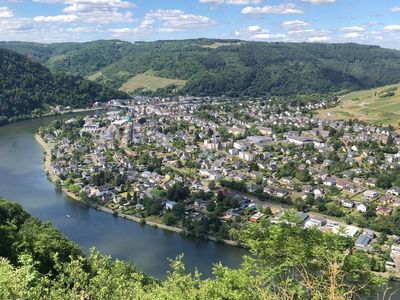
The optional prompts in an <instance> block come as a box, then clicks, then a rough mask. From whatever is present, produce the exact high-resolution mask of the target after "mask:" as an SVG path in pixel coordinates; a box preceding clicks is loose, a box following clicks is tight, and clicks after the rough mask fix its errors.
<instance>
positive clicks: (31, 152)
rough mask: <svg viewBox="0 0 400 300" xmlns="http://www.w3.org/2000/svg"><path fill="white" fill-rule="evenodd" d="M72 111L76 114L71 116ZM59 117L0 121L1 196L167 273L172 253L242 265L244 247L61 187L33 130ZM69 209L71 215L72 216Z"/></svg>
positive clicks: (90, 243)
mask: <svg viewBox="0 0 400 300" xmlns="http://www.w3.org/2000/svg"><path fill="white" fill-rule="evenodd" d="M69 117H71V116H69ZM55 118H68V116H66V115H64V116H62V117H61V116H58V117H46V118H42V119H35V120H28V121H21V122H18V123H13V124H10V125H7V126H3V127H0V196H1V197H4V198H6V199H9V200H13V201H16V202H18V203H20V204H21V205H22V206H23V207H24V209H26V210H27V211H28V212H30V213H31V214H32V215H34V216H36V217H38V218H39V219H41V220H42V221H49V222H50V223H51V224H53V225H54V226H56V227H57V228H58V229H59V230H60V231H61V232H62V233H64V234H65V235H66V236H68V237H69V238H70V239H71V240H73V241H74V242H76V243H77V244H78V245H80V246H81V248H82V249H83V250H84V251H85V252H86V253H87V252H88V251H89V249H90V248H92V247H95V248H96V249H97V250H99V251H100V252H102V253H104V254H108V255H111V256H112V257H114V258H120V259H124V260H128V261H131V262H133V263H134V264H135V265H136V266H137V267H139V269H140V270H142V271H144V272H145V273H147V274H150V275H152V276H154V277H156V278H159V279H164V278H165V277H166V274H167V271H168V270H170V268H169V262H168V258H175V257H176V256H178V255H180V254H182V253H183V254H184V262H185V264H186V266H187V269H188V270H189V271H193V270H194V269H195V268H197V269H198V270H199V271H200V272H201V273H202V274H203V275H204V276H210V275H211V272H212V265H213V264H214V263H218V262H222V263H223V264H224V265H226V266H230V267H238V266H239V265H240V263H241V261H242V256H243V254H245V253H246V251H245V250H243V249H239V248H236V247H232V246H228V245H222V244H217V243H214V242H209V241H204V240H199V239H194V238H188V237H184V236H181V235H179V234H177V233H173V232H169V231H165V230H161V229H157V228H153V227H150V226H145V225H141V224H138V223H135V222H132V221H128V220H125V219H122V218H118V217H114V216H112V215H110V214H108V213H103V212H100V211H97V210H95V209H93V208H89V207H87V206H85V205H84V204H82V203H80V202H77V201H75V200H73V199H70V198H69V197H68V196H66V195H65V194H63V193H60V192H56V191H55V189H54V186H53V184H52V183H51V182H49V181H48V180H47V177H46V174H45V171H44V169H43V151H42V148H41V147H40V146H39V145H38V144H37V143H36V142H35V139H34V133H35V131H36V129H37V128H39V127H40V126H45V125H47V124H49V123H50V122H51V121H52V120H54V119H55ZM67 215H69V216H70V217H69V218H68V217H67Z"/></svg>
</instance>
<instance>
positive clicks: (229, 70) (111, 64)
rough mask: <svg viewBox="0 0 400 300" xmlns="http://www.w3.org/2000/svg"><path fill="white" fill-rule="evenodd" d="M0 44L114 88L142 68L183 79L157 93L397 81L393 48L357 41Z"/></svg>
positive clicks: (291, 89)
mask: <svg viewBox="0 0 400 300" xmlns="http://www.w3.org/2000/svg"><path fill="white" fill-rule="evenodd" d="M0 47H7V48H9V49H12V50H15V51H18V52H20V53H22V54H24V55H28V56H29V57H36V58H37V59H39V60H41V61H42V62H43V63H44V64H45V65H46V66H48V67H49V68H50V70H52V71H59V70H65V71H66V72H69V73H71V74H80V75H83V76H87V77H89V78H90V79H92V80H94V81H96V82H99V83H102V84H107V85H111V86H112V87H114V88H121V87H122V86H123V85H124V84H125V83H126V82H128V81H129V80H131V78H133V77H134V76H136V75H138V74H144V73H145V72H148V71H151V72H153V73H154V76H157V77H161V78H166V79H172V80H185V81H186V85H185V87H183V88H182V89H178V90H177V89H173V88H170V89H168V88H162V89H159V90H158V91H157V92H156V93H158V94H160V93H165V92H166V91H168V92H171V91H175V92H176V91H177V92H178V93H181V94H193V95H199V96H201V95H223V94H225V95H230V96H243V95H247V96H268V95H293V94H308V93H329V92H335V91H341V90H358V89H364V88H371V87H376V86H381V85H386V84H391V83H397V82H399V81H400V51H396V50H389V49H383V48H380V47H378V46H366V45H358V44H318V43H265V42H243V41H239V40H213V39H196V40H177V41H156V42H136V43H128V42H121V41H116V40H113V41H94V42H89V43H81V44H79V43H64V44H49V45H45V44H32V43H18V42H10V43H0ZM49 48H51V49H53V50H51V51H50V52H51V53H49ZM29 49H31V51H29ZM90 75H91V76H90ZM147 92H148V91H147Z"/></svg>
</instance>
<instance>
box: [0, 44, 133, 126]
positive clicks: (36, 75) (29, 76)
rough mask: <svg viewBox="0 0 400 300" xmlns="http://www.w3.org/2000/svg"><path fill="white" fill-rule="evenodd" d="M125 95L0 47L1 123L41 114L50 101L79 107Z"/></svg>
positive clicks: (50, 103) (52, 103) (53, 103)
mask: <svg viewBox="0 0 400 300" xmlns="http://www.w3.org/2000/svg"><path fill="white" fill-rule="evenodd" d="M125 97H127V95H126V94H125V93H122V92H118V91H115V90H114V89H111V88H107V87H104V86H101V85H99V84H97V83H94V82H91V81H88V80H85V79H83V78H82V77H80V76H72V75H66V74H64V73H61V72H57V73H51V72H50V71H49V70H48V69H47V68H45V67H44V66H42V65H40V64H39V63H36V62H33V61H31V60H30V59H28V58H26V57H25V56H22V55H20V54H17V53H15V52H12V51H8V50H4V49H0V123H5V122H7V121H9V120H13V119H14V118H24V117H30V116H36V115H40V114H41V113H42V112H44V111H46V110H47V109H48V107H49V105H58V104H59V105H63V106H71V107H72V108H79V107H86V106H89V105H91V104H92V103H94V102H96V101H99V102H104V101H108V100H110V99H113V98H125Z"/></svg>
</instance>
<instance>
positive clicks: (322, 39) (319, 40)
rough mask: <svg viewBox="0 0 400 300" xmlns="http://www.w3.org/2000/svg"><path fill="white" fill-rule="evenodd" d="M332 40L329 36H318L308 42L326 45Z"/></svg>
mask: <svg viewBox="0 0 400 300" xmlns="http://www.w3.org/2000/svg"><path fill="white" fill-rule="evenodd" d="M330 40H331V38H330V37H328V36H316V37H310V38H308V39H307V42H309V43H324V42H329V41H330Z"/></svg>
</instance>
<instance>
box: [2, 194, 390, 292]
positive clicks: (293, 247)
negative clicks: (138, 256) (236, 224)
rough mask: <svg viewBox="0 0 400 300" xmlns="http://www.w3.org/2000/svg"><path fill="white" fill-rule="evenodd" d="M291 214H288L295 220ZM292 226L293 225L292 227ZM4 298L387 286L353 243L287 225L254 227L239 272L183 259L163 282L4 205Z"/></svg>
mask: <svg viewBox="0 0 400 300" xmlns="http://www.w3.org/2000/svg"><path fill="white" fill-rule="evenodd" d="M289 216H290V215H289ZM291 222H293V220H292V221H291ZM0 230H1V235H0V236H1V238H2V240H1V243H0V245H1V248H0V249H1V256H2V257H1V258H0V274H2V276H1V277H0V299H160V300H161V299H171V300H176V299H178V300H179V299H237V300H242V299H271V300H272V299H332V300H333V299H352V298H354V297H355V295H360V294H368V293H369V292H372V291H374V290H376V288H377V287H378V286H380V285H381V284H382V283H383V282H382V280H381V279H380V278H379V277H376V276H374V275H373V274H372V273H371V272H370V270H369V265H368V261H367V257H366V256H365V255H364V254H363V253H362V252H358V253H355V254H350V253H349V252H347V251H346V249H348V247H349V246H351V244H352V241H351V240H349V239H346V238H343V237H340V236H338V235H332V234H324V233H322V232H320V231H318V230H316V229H309V230H304V229H302V228H301V227H299V226H291V225H288V224H282V225H269V224H268V223H266V221H265V222H264V223H261V224H251V225H249V226H247V227H246V229H245V230H243V236H242V238H243V240H244V241H245V242H246V243H247V245H248V247H249V248H250V251H251V254H252V255H251V256H248V257H245V258H244V262H243V265H242V267H241V268H240V269H238V270H232V269H229V268H227V267H224V266H222V265H216V266H215V267H214V278H212V279H202V278H201V276H200V274H198V273H195V274H188V273H187V272H186V270H185V266H184V264H183V262H182V257H179V258H178V259H177V260H175V261H172V262H171V267H172V271H171V272H170V273H169V275H168V278H167V279H166V280H165V281H163V282H159V281H157V280H155V279H153V278H151V277H149V276H147V275H145V274H143V273H141V272H140V271H138V270H137V269H136V268H135V267H134V266H132V265H130V264H128V263H125V262H122V261H120V260H115V261H113V260H111V259H110V258H109V257H106V256H103V255H101V254H99V253H97V252H94V251H93V252H92V253H91V255H90V256H89V257H84V256H83V255H82V253H81V252H80V250H79V249H78V248H77V247H76V245H74V244H73V243H72V242H70V241H68V240H67V239H65V238H64V237H62V236H61V234H60V233H59V232H58V231H56V230H55V229H54V228H53V227H51V226H50V225H48V224H43V223H41V222H40V221H38V220H36V219H35V218H33V217H31V216H29V215H28V214H27V213H26V212H24V211H23V210H22V208H21V207H20V206H19V205H17V204H13V203H10V202H6V201H5V200H0Z"/></svg>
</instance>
